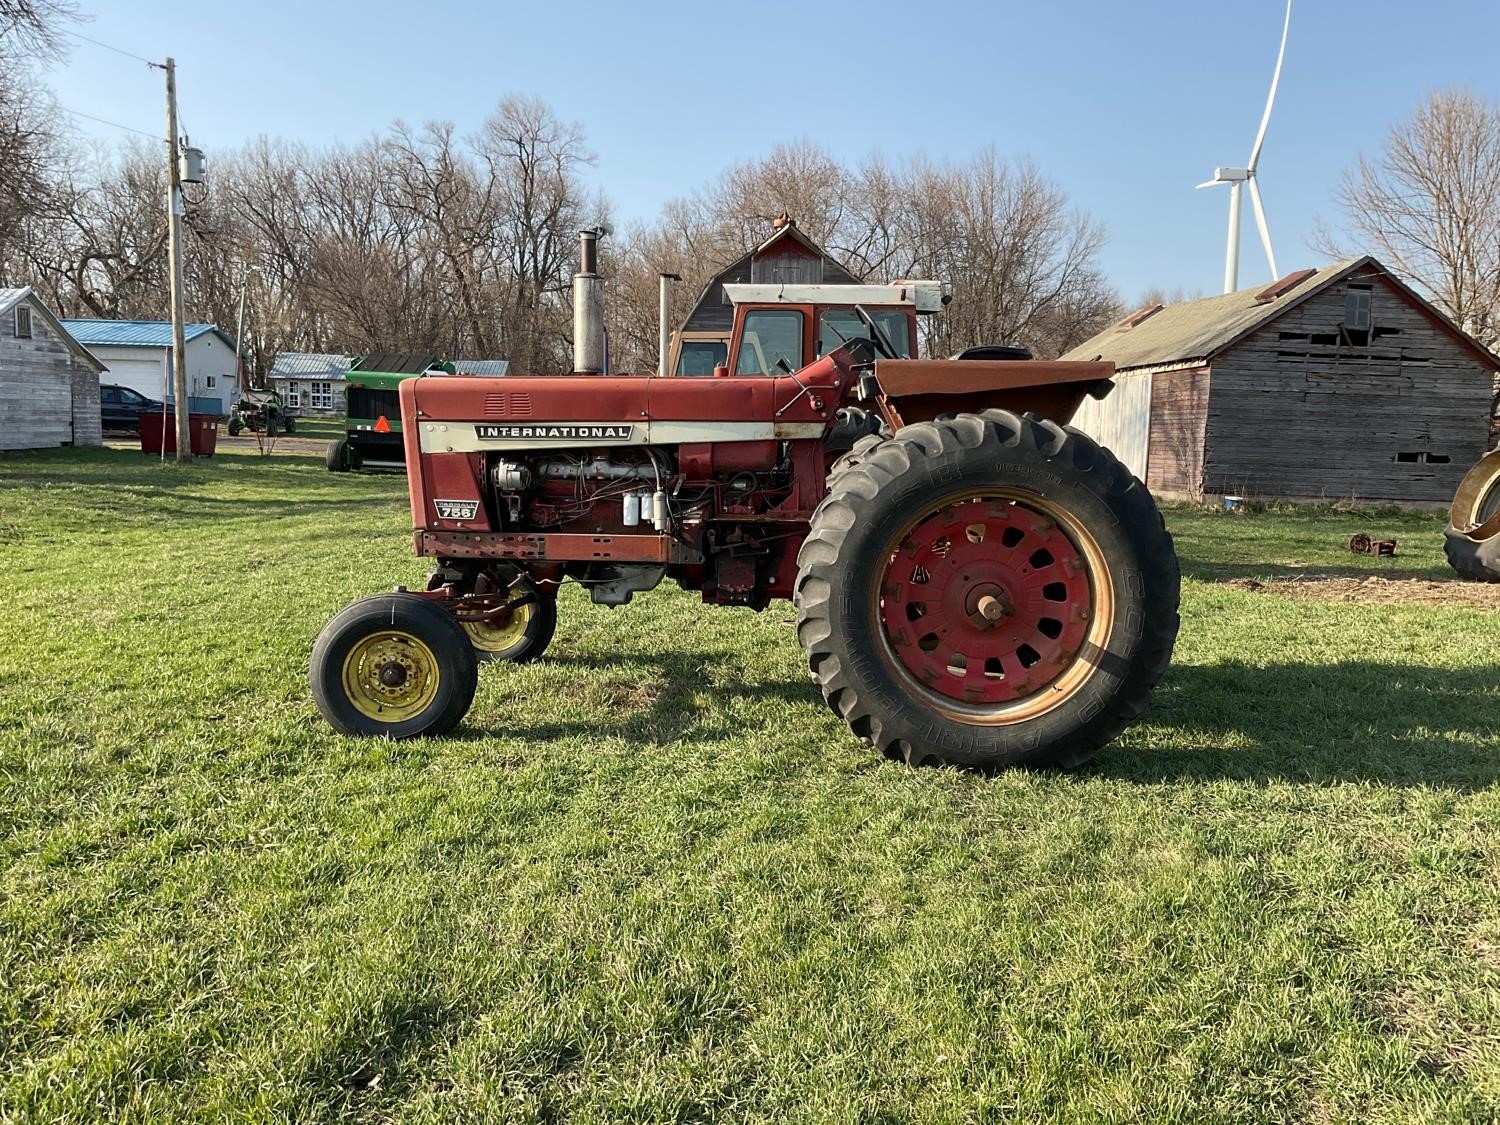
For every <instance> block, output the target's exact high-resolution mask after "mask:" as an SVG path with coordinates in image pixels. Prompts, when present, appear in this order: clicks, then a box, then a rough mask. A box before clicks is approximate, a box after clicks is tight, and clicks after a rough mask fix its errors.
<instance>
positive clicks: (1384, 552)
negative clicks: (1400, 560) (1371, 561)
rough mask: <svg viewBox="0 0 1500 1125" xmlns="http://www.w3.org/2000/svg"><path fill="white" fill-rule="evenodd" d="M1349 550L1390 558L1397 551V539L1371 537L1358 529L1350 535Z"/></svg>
mask: <svg viewBox="0 0 1500 1125" xmlns="http://www.w3.org/2000/svg"><path fill="white" fill-rule="evenodd" d="M1349 550H1350V551H1352V552H1353V553H1354V554H1356V555H1374V556H1376V557H1377V558H1390V557H1391V556H1392V555H1394V554H1395V553H1396V541H1395V540H1394V539H1371V538H1370V537H1369V536H1368V535H1366V534H1365V533H1364V532H1363V531H1356V532H1355V533H1354V534H1353V535H1351V536H1349Z"/></svg>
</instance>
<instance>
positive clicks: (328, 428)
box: [292, 414, 347, 441]
mask: <svg viewBox="0 0 1500 1125" xmlns="http://www.w3.org/2000/svg"><path fill="white" fill-rule="evenodd" d="M296 424H297V428H296V429H295V430H293V431H292V436H293V437H305V438H323V439H326V440H329V441H331V440H333V439H334V438H341V437H343V436H344V434H345V433H346V432H347V431H346V430H345V428H344V420H343V419H342V418H310V417H305V416H303V415H301V414H299V415H298V416H297V422H296Z"/></svg>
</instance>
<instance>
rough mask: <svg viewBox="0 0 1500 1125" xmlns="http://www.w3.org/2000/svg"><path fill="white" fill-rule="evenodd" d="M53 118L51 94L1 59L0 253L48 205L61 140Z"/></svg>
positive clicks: (55, 110)
mask: <svg viewBox="0 0 1500 1125" xmlns="http://www.w3.org/2000/svg"><path fill="white" fill-rule="evenodd" d="M56 118H57V109H56V107H55V106H54V105H53V104H52V99H51V97H50V95H48V94H47V93H46V91H44V90H43V89H41V88H40V87H39V86H37V85H36V84H35V83H34V82H33V81H32V80H31V78H30V75H29V74H28V73H27V72H26V70H25V69H24V68H23V67H19V66H8V65H6V60H5V58H4V56H0V248H4V247H6V246H8V245H9V244H10V243H11V242H12V241H13V240H14V239H15V237H16V234H17V228H18V227H19V226H20V224H21V223H22V222H24V221H25V220H26V219H27V218H28V217H29V216H32V215H37V214H40V213H43V212H45V211H46V210H47V208H48V206H49V204H50V203H51V201H52V196H53V195H54V180H55V177H56V174H57V173H56V168H57V164H58V162H59V161H58V157H59V153H60V150H61V141H62V138H61V137H60V135H59V133H58V131H57V128H56V126H55V125H54V124H53V122H55V121H56Z"/></svg>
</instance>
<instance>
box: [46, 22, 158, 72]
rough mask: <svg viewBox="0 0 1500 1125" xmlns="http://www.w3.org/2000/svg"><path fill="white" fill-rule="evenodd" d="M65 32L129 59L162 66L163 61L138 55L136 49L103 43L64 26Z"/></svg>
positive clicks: (148, 64)
mask: <svg viewBox="0 0 1500 1125" xmlns="http://www.w3.org/2000/svg"><path fill="white" fill-rule="evenodd" d="M63 34H64V35H71V36H72V37H73V38H74V39H82V40H83V41H84V42H85V43H92V44H93V45H94V46H96V47H103V48H104V49H105V50H106V51H113V52H114V53H115V54H117V55H124V56H125V57H126V58H127V59H134V60H135V61H136V62H143V63H145V64H146V65H147V66H154V67H157V68H158V69H159V68H160V67H161V63H159V62H156V61H155V60H154V59H148V58H146V57H144V56H143V55H137V54H136V53H135V52H134V51H127V50H125V48H123V47H116V46H114V45H113V44H110V43H103V42H101V41H100V40H98V39H90V38H89V37H88V36H87V35H80V34H79V33H78V32H76V31H69V30H68V29H66V28H64V29H63Z"/></svg>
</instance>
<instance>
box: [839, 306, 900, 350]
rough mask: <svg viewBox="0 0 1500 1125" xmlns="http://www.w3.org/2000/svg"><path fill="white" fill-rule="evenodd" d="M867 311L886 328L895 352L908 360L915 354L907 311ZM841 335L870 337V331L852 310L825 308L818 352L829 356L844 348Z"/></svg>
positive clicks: (847, 337)
mask: <svg viewBox="0 0 1500 1125" xmlns="http://www.w3.org/2000/svg"><path fill="white" fill-rule="evenodd" d="M865 312H867V313H869V314H870V319H871V320H873V321H874V322H875V323H876V324H878V325H880V327H881V328H882V329H883V330H884V332H885V335H886V339H888V340H890V342H891V347H893V348H895V349H896V354H897V355H899V356H903V357H906V358H908V359H909V358H910V357H911V354H912V347H911V334H910V332H909V331H908V327H909V326H910V324H911V322H910V321H909V320H908V319H907V316H906V313H905V312H903V311H901V310H900V309H872V308H866V309H865ZM840 335H842V336H843V337H844V340H852V339H854V338H855V337H856V336H865V337H868V336H869V335H870V330H869V329H868V328H866V327H865V323H864V321H862V320H860V319H859V314H858V313H856V312H855V311H854V310H853V309H824V310H823V311H822V313H821V314H820V315H819V317H818V354H819V355H820V356H821V355H827V354H828V353H829V352H831V351H836V350H838V349H839V348H840V347H842V346H843V343H844V340H840V339H839V336H840Z"/></svg>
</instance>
